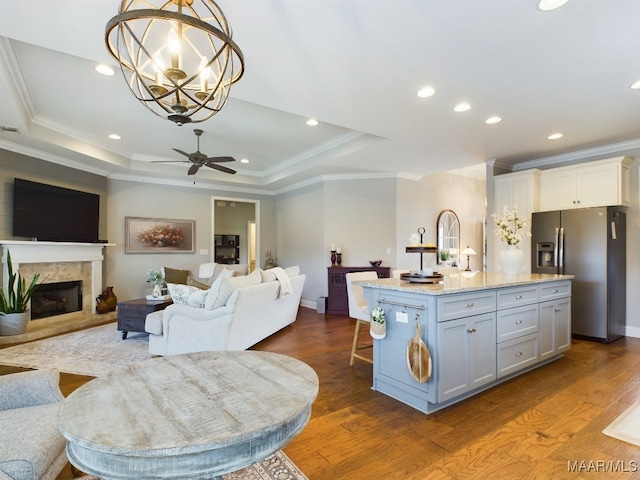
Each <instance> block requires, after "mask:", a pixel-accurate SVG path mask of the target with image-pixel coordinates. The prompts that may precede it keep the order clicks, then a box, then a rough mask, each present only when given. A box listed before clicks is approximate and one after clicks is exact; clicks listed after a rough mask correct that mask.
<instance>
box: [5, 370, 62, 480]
mask: <svg viewBox="0 0 640 480" xmlns="http://www.w3.org/2000/svg"><path fill="white" fill-rule="evenodd" d="M59 382H60V374H59V372H58V371H57V370H34V371H27V372H21V373H13V374H10V375H1V376H0V479H2V480H7V479H8V480H55V478H56V477H57V476H58V474H59V473H60V472H61V471H62V469H63V468H64V466H65V465H66V463H67V455H66V452H65V448H66V445H67V441H66V440H65V438H64V437H63V436H62V435H61V434H60V432H59V431H58V408H59V407H60V403H61V402H62V401H63V400H64V396H63V395H62V392H61V391H60V387H59V386H58V385H59Z"/></svg>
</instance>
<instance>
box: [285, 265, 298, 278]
mask: <svg viewBox="0 0 640 480" xmlns="http://www.w3.org/2000/svg"><path fill="white" fill-rule="evenodd" d="M284 273H286V274H287V275H288V276H289V278H291V277H296V276H298V275H300V265H294V266H293V267H287V268H285V269H284Z"/></svg>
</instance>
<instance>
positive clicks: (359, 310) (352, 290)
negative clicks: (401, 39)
mask: <svg viewBox="0 0 640 480" xmlns="http://www.w3.org/2000/svg"><path fill="white" fill-rule="evenodd" d="M345 278H346V281H347V298H348V299H349V316H350V317H351V318H353V319H354V320H355V321H356V330H355V332H354V334H353V344H352V345H351V358H350V359H349V365H351V366H352V367H353V363H354V360H355V359H356V358H357V359H359V360H362V361H364V362H367V363H371V364H373V359H371V358H370V357H365V356H363V355H360V354H359V353H358V352H359V351H360V350H363V349H365V348H371V347H373V344H372V343H366V344H360V328H361V327H362V325H365V326H368V325H369V322H370V321H371V312H370V311H369V306H368V305H367V301H366V300H365V298H364V289H363V288H362V287H361V286H360V285H354V284H353V282H354V281H360V280H377V279H378V274H377V273H376V272H352V273H347V274H346V275H345ZM367 333H368V332H367Z"/></svg>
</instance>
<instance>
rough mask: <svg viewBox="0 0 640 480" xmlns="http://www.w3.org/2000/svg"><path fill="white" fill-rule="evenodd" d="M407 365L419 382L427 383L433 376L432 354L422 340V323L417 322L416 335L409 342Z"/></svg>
mask: <svg viewBox="0 0 640 480" xmlns="http://www.w3.org/2000/svg"><path fill="white" fill-rule="evenodd" d="M407 367H409V373H411V376H412V377H413V378H414V379H415V380H416V381H418V382H419V383H425V382H426V381H427V380H429V377H431V354H430V353H429V349H428V348H427V345H426V344H425V343H424V342H423V341H422V336H421V334H420V324H419V323H417V322H416V335H415V337H413V338H412V339H411V340H409V343H408V344H407Z"/></svg>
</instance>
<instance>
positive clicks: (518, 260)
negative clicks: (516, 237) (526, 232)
mask: <svg viewBox="0 0 640 480" xmlns="http://www.w3.org/2000/svg"><path fill="white" fill-rule="evenodd" d="M498 260H499V261H500V266H501V267H502V273H504V274H505V275H517V274H518V273H520V269H521V268H522V263H523V261H524V253H522V250H520V249H519V248H518V246H517V245H507V246H506V248H505V249H503V250H501V251H500V253H499V254H498Z"/></svg>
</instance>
